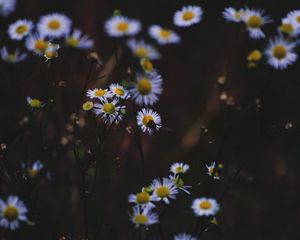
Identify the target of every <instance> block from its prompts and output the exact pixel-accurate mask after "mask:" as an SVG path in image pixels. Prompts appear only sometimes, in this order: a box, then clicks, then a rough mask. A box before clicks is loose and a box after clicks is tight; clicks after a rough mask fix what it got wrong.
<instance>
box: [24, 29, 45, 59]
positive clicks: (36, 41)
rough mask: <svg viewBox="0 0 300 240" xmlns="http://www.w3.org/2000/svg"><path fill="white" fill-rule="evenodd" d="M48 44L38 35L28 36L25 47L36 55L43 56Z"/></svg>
mask: <svg viewBox="0 0 300 240" xmlns="http://www.w3.org/2000/svg"><path fill="white" fill-rule="evenodd" d="M49 44H50V42H48V41H47V40H45V38H43V37H41V36H40V35H39V34H34V35H29V36H28V37H27V38H26V41H25V46H26V48H27V49H28V50H30V51H33V52H34V53H35V54H37V55H44V53H45V51H46V50H47V48H48V46H49Z"/></svg>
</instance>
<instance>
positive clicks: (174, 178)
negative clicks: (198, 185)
mask: <svg viewBox="0 0 300 240" xmlns="http://www.w3.org/2000/svg"><path fill="white" fill-rule="evenodd" d="M169 178H170V179H171V180H172V181H173V183H174V184H175V186H176V187H177V188H178V189H179V190H181V191H184V192H185V193H187V194H191V192H190V191H189V190H188V189H190V188H192V186H185V185H184V181H183V179H182V178H180V177H179V176H178V175H177V176H176V175H170V176H169Z"/></svg>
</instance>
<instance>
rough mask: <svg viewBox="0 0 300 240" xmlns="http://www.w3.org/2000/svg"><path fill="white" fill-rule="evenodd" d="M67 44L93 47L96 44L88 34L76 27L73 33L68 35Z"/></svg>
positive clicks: (86, 47)
mask: <svg viewBox="0 0 300 240" xmlns="http://www.w3.org/2000/svg"><path fill="white" fill-rule="evenodd" d="M66 44H67V45H68V46H70V47H73V48H79V49H91V48H93V46H94V41H93V40H91V39H89V37H88V36H87V35H82V32H81V30H79V29H74V30H73V32H72V34H70V35H68V36H67V37H66Z"/></svg>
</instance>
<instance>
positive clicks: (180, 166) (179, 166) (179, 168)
mask: <svg viewBox="0 0 300 240" xmlns="http://www.w3.org/2000/svg"><path fill="white" fill-rule="evenodd" d="M189 169H190V166H189V165H188V164H185V163H182V162H181V163H179V162H176V163H173V164H172V165H171V167H170V172H172V173H174V175H177V174H181V173H186V172H187V171H188V170H189Z"/></svg>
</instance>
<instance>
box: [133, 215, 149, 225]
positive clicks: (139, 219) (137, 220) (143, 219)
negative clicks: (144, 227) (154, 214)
mask: <svg viewBox="0 0 300 240" xmlns="http://www.w3.org/2000/svg"><path fill="white" fill-rule="evenodd" d="M134 222H135V223H137V224H146V223H147V222H148V217H147V216H145V215H142V214H139V215H136V216H135V217H134Z"/></svg>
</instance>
